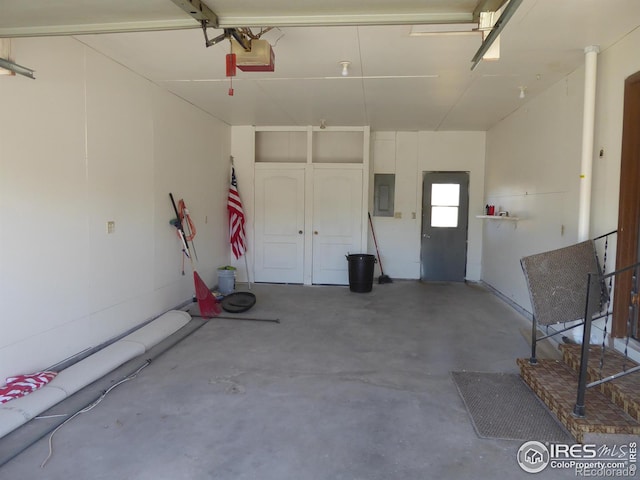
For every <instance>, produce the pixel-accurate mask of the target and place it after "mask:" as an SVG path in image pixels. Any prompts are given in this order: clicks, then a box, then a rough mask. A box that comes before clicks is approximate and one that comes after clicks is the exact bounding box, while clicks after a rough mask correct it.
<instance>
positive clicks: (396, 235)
mask: <svg viewBox="0 0 640 480" xmlns="http://www.w3.org/2000/svg"><path fill="white" fill-rule="evenodd" d="M372 145H373V148H372V163H373V173H395V175H396V179H395V181H396V184H395V211H396V212H399V213H400V214H401V218H390V217H373V223H374V228H375V231H376V238H377V240H378V246H379V248H380V256H381V258H382V264H383V267H384V272H385V274H387V275H389V276H390V277H392V278H406V279H418V278H420V238H421V236H420V235H421V234H420V232H421V216H422V174H423V172H427V171H467V172H469V181H470V183H469V233H468V246H467V274H466V278H467V280H471V281H478V280H480V276H481V255H482V223H481V220H478V219H477V218H475V216H476V215H478V214H480V213H482V208H483V206H484V203H483V197H484V155H485V133H484V132H426V131H421V132H374V133H373V135H372ZM371 185H373V183H371ZM372 195H373V193H372V192H371V194H370V205H372V198H373V197H372ZM414 214H415V218H413V217H414ZM369 247H370V248H369V251H370V253H375V247H374V244H373V240H370V241H369Z"/></svg>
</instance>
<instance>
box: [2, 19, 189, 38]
mask: <svg viewBox="0 0 640 480" xmlns="http://www.w3.org/2000/svg"><path fill="white" fill-rule="evenodd" d="M186 28H200V25H199V24H198V23H196V22H194V21H193V19H192V18H180V19H173V20H153V21H141V22H112V23H93V24H82V25H40V26H35V27H13V28H11V27H9V28H6V27H5V28H0V37H2V38H15V37H44V36H55V35H82V34H92V33H126V32H149V31H156V30H181V29H186Z"/></svg>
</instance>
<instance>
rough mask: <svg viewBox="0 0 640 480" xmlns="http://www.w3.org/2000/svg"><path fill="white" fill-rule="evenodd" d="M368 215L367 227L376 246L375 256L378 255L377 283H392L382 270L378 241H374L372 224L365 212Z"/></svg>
mask: <svg viewBox="0 0 640 480" xmlns="http://www.w3.org/2000/svg"><path fill="white" fill-rule="evenodd" d="M367 215H369V225H371V234H372V235H373V243H374V244H375V245H376V255H378V263H379V264H380V273H381V275H380V276H379V277H378V283H380V284H382V283H393V280H391V277H390V276H389V275H385V274H384V270H383V269H382V259H381V258H380V252H379V251H378V241H377V240H376V232H375V230H374V229H373V222H372V221H371V213H369V212H367Z"/></svg>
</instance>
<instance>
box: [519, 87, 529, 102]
mask: <svg viewBox="0 0 640 480" xmlns="http://www.w3.org/2000/svg"><path fill="white" fill-rule="evenodd" d="M526 91H527V87H520V95H519V97H520V99H523V98H524V97H525V96H526V93H525V92H526Z"/></svg>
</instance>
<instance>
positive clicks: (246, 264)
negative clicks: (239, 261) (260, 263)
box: [244, 252, 251, 290]
mask: <svg viewBox="0 0 640 480" xmlns="http://www.w3.org/2000/svg"><path fill="white" fill-rule="evenodd" d="M244 267H245V268H246V269H247V282H248V283H249V290H251V277H249V262H248V261H247V252H244Z"/></svg>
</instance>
